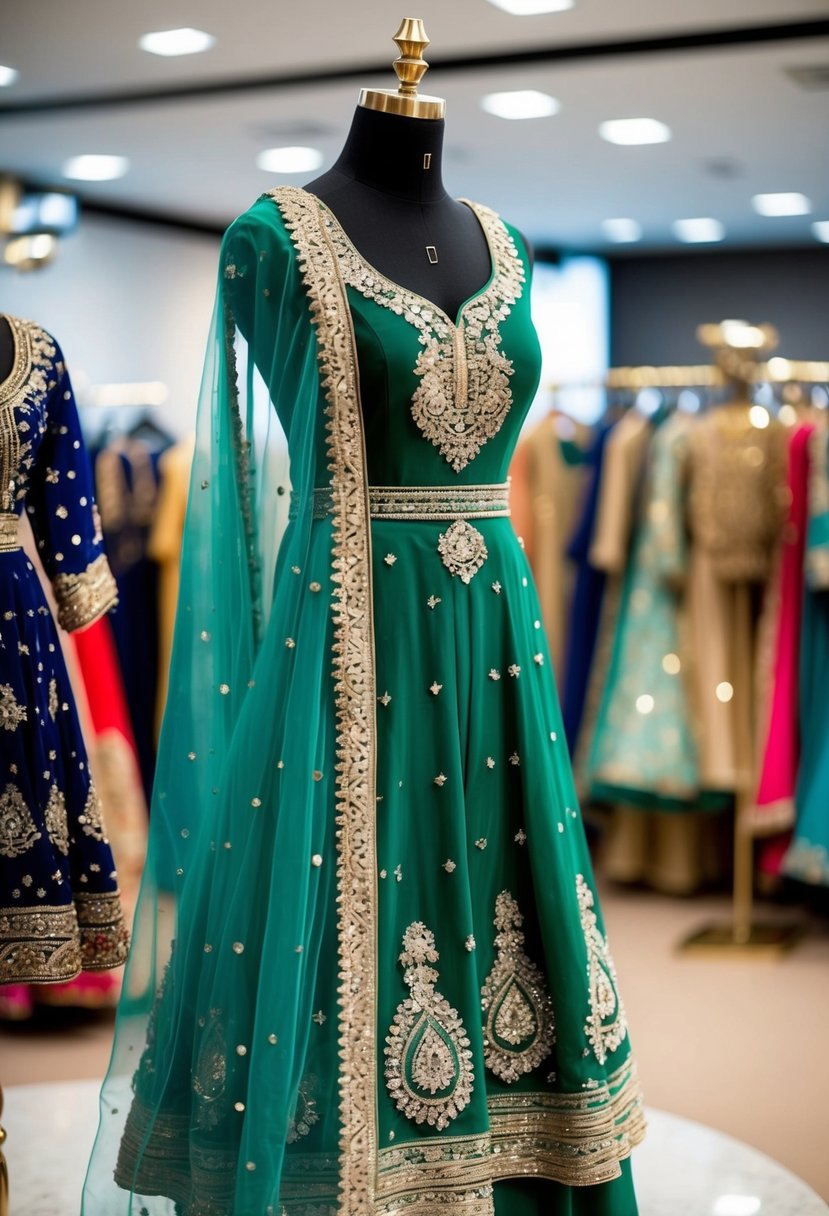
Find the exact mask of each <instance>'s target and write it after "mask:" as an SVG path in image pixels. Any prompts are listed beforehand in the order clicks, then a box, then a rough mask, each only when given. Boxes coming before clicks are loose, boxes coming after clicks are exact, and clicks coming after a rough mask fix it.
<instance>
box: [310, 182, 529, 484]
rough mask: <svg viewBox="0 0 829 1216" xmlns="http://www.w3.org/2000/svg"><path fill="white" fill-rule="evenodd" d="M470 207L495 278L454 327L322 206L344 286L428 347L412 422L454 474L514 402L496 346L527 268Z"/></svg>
mask: <svg viewBox="0 0 829 1216" xmlns="http://www.w3.org/2000/svg"><path fill="white" fill-rule="evenodd" d="M463 201H466V200H463ZM467 205H468V206H469V207H471V208H472V210H473V211H474V212H475V214H476V216H477V217H478V219H479V221H480V224H481V227H482V228H483V230H484V234H485V236H486V239H487V244H488V245H489V250H490V255H491V258H492V266H493V274H492V278H491V279H490V282H489V284H488V285H487V286H486V287H485V288H484V290H483V291H482V292H480V293H479V294H478V295H475V296H473V297H472V298H471V299H470V300H468V301H467V302H466V303H465V304H464V305H463V307H462V308H461V310H460V315H459V317H458V320H457V323H455V322H453V321H452V320H451V319H450V318H449V317H448V316H447V315H446V313H444V312H442V311H441V309H439V308H438V307H437V306H436V305H435V304H432V303H431V302H430V301H429V300H426V299H424V298H423V297H422V296H418V295H417V294H416V293H415V292H412V291H408V290H406V289H405V288H403V287H401V286H400V285H399V284H397V283H394V282H392V281H391V279H387V278H386V277H385V276H384V275H382V274H380V272H379V271H377V270H375V269H374V268H373V267H372V266H370V265H369V264H368V263H367V262H366V261H365V259H364V258H363V257H362V256H361V255H360V253H359V252H358V251H357V249H355V247H354V246H353V245H352V243H351V241H350V240H349V239H348V237H347V236H346V234H345V232H344V231H343V229H342V228H341V226H340V224H339V223H338V221H337V220H336V219H335V217H334V216H333V214H332V213H331V212H330V211H329V210H328V209H327V208H323V217H324V218H323V223H324V225H325V227H326V229H327V231H328V233H329V235H330V237H331V240H332V242H333V244H334V247H335V249H336V252H337V257H338V259H339V261H340V264H341V266H342V271H343V276H344V278H345V281H346V283H347V284H348V285H349V286H350V287H353V288H355V290H357V291H359V292H360V294H361V295H363V296H365V297H366V299H369V300H374V301H375V302H376V303H377V304H380V305H381V306H382V307H383V308H388V309H390V310H391V311H392V312H395V313H397V314H399V315H402V316H403V317H404V318H405V319H406V321H408V322H409V324H410V325H413V326H414V327H415V328H416V329H417V331H418V339H419V341H420V345H421V347H422V348H423V349H422V350H421V351H420V352H419V354H418V358H417V363H416V364H415V368H414V373H415V375H416V376H418V377H419V379H420V384H419V385H418V388H417V390H416V391H415V393H414V396H413V397H412V417H413V418H414V421H415V422H416V423H417V426H418V427H419V428H420V431H421V432H422V434H423V435H424V437H425V438H426V439H428V440H429V442H430V443H432V444H434V446H435V447H436V448H437V449H438V451H439V452H440V454H441V456H443V458H444V460H446V461H447V463H448V464H449V465H451V467H452V468H453V469H454V470H455V472H456V473H459V472H460V471H461V469H464V468H466V466H467V465H468V464H469V462H470V461H471V460H474V459H475V457H476V456H477V455H478V453H479V452H480V450H481V448H482V447H483V446H484V444H485V443H487V441H488V440H490V439H492V438H493V436H494V435H497V434H498V432H499V430H500V429H501V426H502V425H503V422H504V419H505V418H506V416H507V414H508V413H509V410H510V406H511V405H512V391H511V389H510V385H509V378H510V376H511V375H512V373H513V366H512V362H511V361H510V360H509V359H507V358H506V356H505V355H504V354H502V352H501V351H500V349H499V347H500V345H501V334H500V331H499V327H500V324H501V322H502V321H504V320H505V319H506V318H507V317H508V316H509V315H510V313H511V311H512V308H513V305H514V304H515V302H516V300H517V299H518V298H519V296H520V295H521V291H522V287H523V284H524V279H525V274H524V264H523V262H522V261H521V258H520V257H519V255H518V250H517V249H516V247H515V242H514V241H513V239H512V237H511V236H510V234H509V231H508V230H507V228H506V226H505V225H504V223H503V222H502V220H500V219H499V217H498V216H497V215H496V214H495V212H494V211H491V210H490V209H489V208H488V207H482V206H479V205H473V204H472V203H467Z"/></svg>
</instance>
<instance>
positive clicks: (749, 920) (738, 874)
mask: <svg viewBox="0 0 829 1216" xmlns="http://www.w3.org/2000/svg"><path fill="white" fill-rule="evenodd" d="M740 326H742V327H743V328H742V331H741V330H740ZM741 333H742V335H743V337H741ZM697 335H698V337H699V339H700V341H701V342H702V343H703V344H704V345H706V346H710V347H713V348H714V350H715V360H716V363H717V365H718V368H719V370H720V372H721V373H722V376H723V382H724V384H725V386H726V391H727V394H728V396H729V398H730V399H732V400H734V401H737V402H741V401H743V402H746V403H749V402H750V401H751V396H752V389H753V385H754V370H755V366H756V364H755V363H754V362H753V360H752V356H753V358H754V359H756V357H757V356H758V355H759V354H760V353H761V352H763V351H768V350H771V349H773V348H774V347H775V346H776V345H777V333H776V331H775V330H774V329H773V328H772V327H771V326H749V325H747V324H746V323H745V322H733V321H723V322H722V323H721V324H720V325H701V326H700V328H699V330H698V331H697ZM735 593H736V594H737V595H738V596H741V597H746V598H747V597H748V596H749V593H750V592H749V587H748V585H747V584H740V585H738V586H737V587H736V588H735ZM743 615H745V616H747V615H748V612H746V613H744V614H743ZM734 645H735V646H739V647H742V648H744V649H747V648H749V647H750V645H751V642H750V639H749V637H748V636H747V635H746V634H744V633H743V632H741V631H738V634H737V636H736V637H735V639H734ZM752 666H753V664H752V661H751V656H750V654H743V655H741V656H740V655H735V667H736V668H737V669H738V670H750V669H751V668H752ZM738 698H739V700H738ZM734 700H735V706H734V709H735V716H736V719H737V721H738V722H739V723H740V726H739V727H738V735H739V738H738V750H739V753H740V760H741V763H740V764H739V784H738V787H737V789H736V790H735V805H734V880H733V895H732V900H733V902H732V914H731V921H730V923H729V922H727V921H726V922H723V923H721V924H716V923H715V924H711V925H706V926H704V927H703V928H701V929H698V930H697V931H696V932H695V933H692V934H691V936H690V937H688V938H686V939H685V940H684V941H683V942H682V943H681V947H680V948H681V949H682V950H683V951H684V952H685V953H698V954H711V953H714V954H728V955H733V954H735V953H736V954H746V955H750V956H755V957H756V956H760V957H762V956H767V957H770V958H776V957H779V956H780V955H781V954H783V953H785V951H786V950H789V949H790V948H791V947H792V946H794V945H795V944H796V943H797V942H798V941H799V940H800V938H801V937H802V936H803V927H802V925H801V924H799V923H797V922H796V921H760V920H757V919H756V918H755V916H754V836H753V834H752V831H751V824H750V819H749V811H750V802H751V798H752V794H753V784H752V783H753V780H754V773H755V768H756V766H755V764H754V757H753V732H752V731H751V729H750V722H751V692H750V690H748V689H745V688H742V689H740V688H735V690H734Z"/></svg>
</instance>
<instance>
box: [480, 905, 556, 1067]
mask: <svg viewBox="0 0 829 1216" xmlns="http://www.w3.org/2000/svg"><path fill="white" fill-rule="evenodd" d="M494 923H495V928H496V929H497V930H498V932H497V934H496V937H495V963H494V965H493V967H492V970H491V971H490V973H489V975H488V976H487V978H486V980H485V982H484V985H483V988H482V989H481V1008H482V1009H483V1011H484V1014H485V1015H486V1016H485V1019H484V1060H485V1062H486V1066H487V1068H489V1069H490V1071H491V1072H493V1073H494V1074H495V1076H496V1077H498V1078H499V1080H501V1081H505V1082H506V1083H507V1084H508V1085H509V1084H511V1083H512V1082H513V1081H517V1080H518V1078H519V1077H521V1076H523V1075H524V1074H525V1073H528V1072H532V1070H533V1069H534V1068H537V1067H538V1065H539V1064H541V1062H542V1061H543V1060H545V1059H546V1058H547V1056H548V1055H549V1054H550V1052H551V1051H552V1048H553V1044H554V1043H555V1037H556V1036H555V1018H554V1014H553V1003H552V1000H551V999H550V994H549V992H548V991H547V986H546V983H545V981H544V977H543V976H542V974H541V971H540V970H539V969H538V967H536V966H535V964H534V963H533V962H531V961H530V959H529V958H528V957H527V955H526V954H525V952H524V934H523V932H522V931H521V930H522V926H523V923H524V918H523V916H522V915H521V912H520V911H519V908H518V904H517V902H516V900H515V899H514V898H513V896H512V895H510V893H509V891H502V892H501V894H500V895H499V896H498V897H497V899H496V900H495V921H494Z"/></svg>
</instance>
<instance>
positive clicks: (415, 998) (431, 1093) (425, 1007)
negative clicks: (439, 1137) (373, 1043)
mask: <svg viewBox="0 0 829 1216" xmlns="http://www.w3.org/2000/svg"><path fill="white" fill-rule="evenodd" d="M439 957H440V955H439V954H438V952H437V950H436V949H435V937H434V934H433V933H432V932H431V930H430V929H427V928H426V926H425V925H424V924H423V923H422V922H421V921H415V922H414V924H411V925H409V927H408V929H407V930H406V932H405V933H404V935H403V952H402V954H401V955H400V962H401V963H402V964H403V967H404V972H403V978H404V980H405V982H406V984H407V986H408V988H409V993H410V995H409V996H408V997H407V998H406V1000H405V1001H402V1002H401V1003H400V1004H399V1005H398V1007H397V1011H396V1013H395V1015H394V1021H393V1023H392V1025H391V1027H390V1028H389V1033H388V1035H387V1037H386V1048H385V1055H386V1085H387V1086H388V1090H389V1093H390V1094H391V1096H392V1098H393V1099H394V1101H395V1103H396V1105H397V1108H398V1110H400V1111H402V1112H403V1114H404V1115H405V1116H406V1118H407V1119H411V1120H412V1121H413V1122H414V1123H428V1124H429V1126H430V1127H435V1128H437V1129H438V1131H442V1130H443V1128H445V1127H448V1126H449V1124H450V1123H451V1121H452V1120H453V1119H455V1118H456V1117H457V1116H458V1115H459V1114H460V1112H461V1111H462V1110H463V1109H464V1108H465V1107H466V1106H468V1105H469V1101H470V1099H471V1097H472V1088H473V1084H474V1071H473V1067H472V1052H471V1050H470V1047H469V1039H468V1037H467V1034H466V1030H465V1029H464V1025H463V1022H462V1021H461V1018H460V1015H459V1014H458V1011H457V1010H456V1009H453V1008H452V1007H451V1005H450V1004H449V1002H448V1001H447V1000H446V998H445V997H443V996H441V994H440V993H439V992H437V991H436V990H435V984H436V983H437V981H438V972H437V971H436V970H435V968H434V967H433V966H432V965H431V964H433V963H436V962H437V961H438V959H439Z"/></svg>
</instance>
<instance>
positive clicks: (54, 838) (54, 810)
mask: <svg viewBox="0 0 829 1216" xmlns="http://www.w3.org/2000/svg"><path fill="white" fill-rule="evenodd" d="M44 819H45V821H46V831H47V832H48V833H49V839H50V840H51V842H52V844H53V845H54V846H55V848H56V849H57V850H58V852H60V853H63V855H64V857H65V856H66V855H67V853H68V852H69V826H68V824H67V822H66V799H65V798H64V796H63V794H62V793H61V792H60V790H59V789H58V787H57V786H56V785H53V786H52V788H51V789H50V790H49V801H48V802H47V803H46V811H45V814H44Z"/></svg>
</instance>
